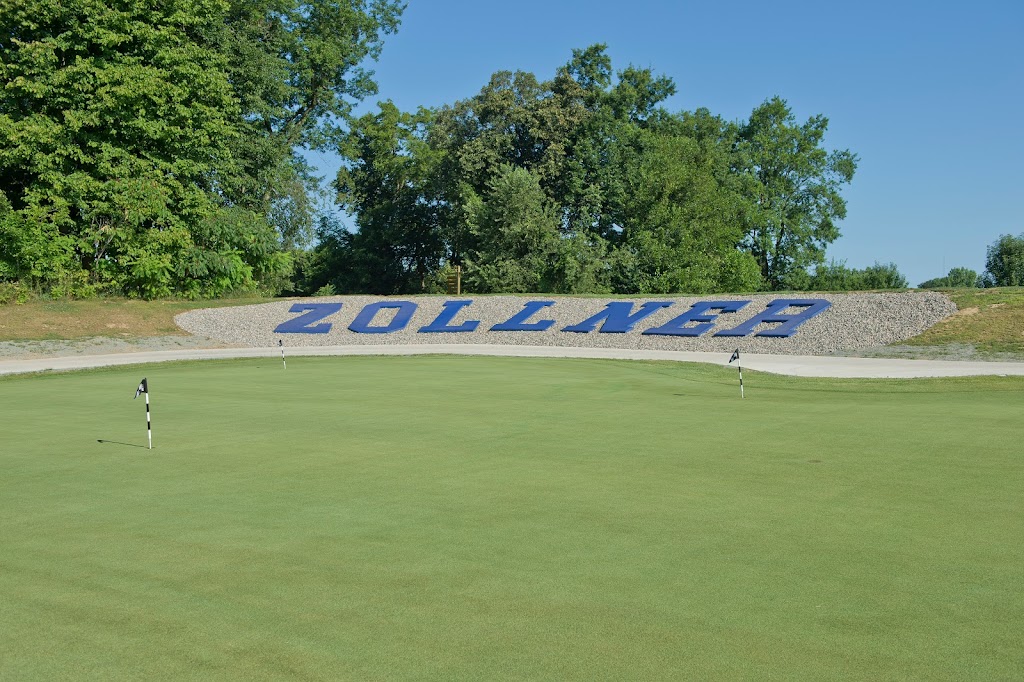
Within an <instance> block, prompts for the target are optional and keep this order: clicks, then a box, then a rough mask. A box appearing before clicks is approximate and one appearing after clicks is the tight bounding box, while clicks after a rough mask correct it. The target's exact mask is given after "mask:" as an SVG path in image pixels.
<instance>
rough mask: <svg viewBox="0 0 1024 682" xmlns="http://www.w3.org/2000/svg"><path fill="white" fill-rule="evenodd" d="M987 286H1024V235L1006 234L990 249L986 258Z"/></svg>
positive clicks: (985, 276) (990, 246)
mask: <svg viewBox="0 0 1024 682" xmlns="http://www.w3.org/2000/svg"><path fill="white" fill-rule="evenodd" d="M983 282H984V284H985V286H989V287H1020V286H1024V234H1020V235H1018V236H1016V237H1015V236H1013V235H1011V234H1004V235H1002V236H1001V237H999V239H997V240H996V241H995V242H994V243H992V244H990V245H989V247H988V253H987V254H986V258H985V274H984V275H983Z"/></svg>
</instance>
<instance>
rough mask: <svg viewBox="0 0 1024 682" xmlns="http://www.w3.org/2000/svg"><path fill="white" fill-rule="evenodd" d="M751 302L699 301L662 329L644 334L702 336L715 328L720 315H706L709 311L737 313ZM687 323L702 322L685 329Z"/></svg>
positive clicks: (652, 329)
mask: <svg viewBox="0 0 1024 682" xmlns="http://www.w3.org/2000/svg"><path fill="white" fill-rule="evenodd" d="M748 303H750V301H698V302H696V303H694V304H693V306H692V307H691V308H690V309H689V310H687V311H686V312H685V313H683V314H682V315H680V316H679V317H677V318H675V319H673V320H669V321H668V322H666V323H665V324H663V325H661V326H660V327H652V328H650V329H648V330H647V331H645V332H644V334H658V335H664V336H700V335H701V334H703V333H704V332H706V331H707V330H709V329H711V328H712V327H714V326H715V320H716V319H717V318H718V315H706V314H705V313H707V312H708V311H709V310H718V311H720V312H723V313H735V312H737V311H739V310H740V309H741V308H743V307H745V306H746V305H747V304H748ZM687 322H700V323H702V324H698V325H694V326H693V327H684V326H683V325H685V324H686V323H687Z"/></svg>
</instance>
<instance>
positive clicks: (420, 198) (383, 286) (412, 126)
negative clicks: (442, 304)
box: [323, 102, 451, 294]
mask: <svg viewBox="0 0 1024 682" xmlns="http://www.w3.org/2000/svg"><path fill="white" fill-rule="evenodd" d="M431 120H432V113H431V112H430V111H428V110H420V111H419V112H418V113H416V114H407V113H404V112H401V111H399V110H398V108H397V107H396V106H395V105H394V104H392V103H391V102H383V103H382V104H381V105H380V112H379V113H377V114H367V115H365V116H363V117H362V118H360V119H359V120H358V121H356V122H354V123H353V126H352V130H351V131H350V133H349V134H348V135H347V136H346V137H345V138H344V140H343V143H342V146H341V147H340V149H341V152H342V154H343V156H345V157H346V158H350V159H354V161H352V162H350V163H348V164H346V165H345V166H344V167H342V168H341V170H340V171H339V172H338V178H337V181H336V185H337V188H338V202H339V204H340V206H341V207H342V208H343V209H345V210H348V211H351V212H353V213H355V215H356V224H357V226H358V228H359V231H358V232H356V233H354V234H348V233H347V232H344V231H338V230H337V229H335V230H334V231H333V232H332V233H331V234H329V235H325V236H326V237H327V239H326V240H325V241H324V245H323V247H324V248H326V249H335V250H341V251H344V252H345V253H344V254H339V255H338V256H337V257H336V259H335V260H334V261H331V260H330V259H328V262H335V263H336V264H338V265H343V266H344V268H345V270H344V271H338V272H335V273H333V274H332V279H331V281H332V283H334V285H335V287H336V288H337V289H338V291H340V292H345V293H348V292H369V293H376V294H399V293H418V292H423V291H425V290H426V289H427V288H428V285H429V282H430V281H431V279H432V277H433V275H434V273H435V272H436V271H437V270H438V269H439V268H440V266H441V263H442V260H443V259H444V258H445V257H446V256H447V255H448V251H447V246H446V242H445V238H444V235H445V231H446V228H447V226H448V225H449V224H450V222H451V208H450V202H449V201H447V199H446V197H445V195H444V191H445V190H446V189H447V186H446V185H444V184H443V182H442V177H441V176H440V175H439V173H438V165H439V163H440V161H441V159H443V154H442V153H440V152H437V151H435V150H433V149H431V148H430V146H429V145H428V144H427V142H426V139H425V136H426V131H427V128H428V126H429V125H430V122H431Z"/></svg>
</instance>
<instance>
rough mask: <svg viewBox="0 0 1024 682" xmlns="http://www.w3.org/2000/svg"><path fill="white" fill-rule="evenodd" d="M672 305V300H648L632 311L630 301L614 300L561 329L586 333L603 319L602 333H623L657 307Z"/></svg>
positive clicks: (592, 329)
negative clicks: (581, 319)
mask: <svg viewBox="0 0 1024 682" xmlns="http://www.w3.org/2000/svg"><path fill="white" fill-rule="evenodd" d="M670 305H672V301H648V302H647V303H644V304H643V305H641V306H640V310H638V311H636V313H633V303H632V302H631V301H615V302H613V303H609V304H608V305H607V306H605V308H604V310H602V311H601V312H599V313H597V314H596V315H594V316H592V317H588V318H587V319H585V320H583V321H582V322H580V323H579V324H574V325H572V326H571V327H565V328H563V329H562V331H563V332H579V333H581V334H586V333H588V332H592V331H594V328H595V327H597V323H598V322H600V321H601V320H604V321H605V323H604V324H603V325H601V331H602V332H604V333H606V334H607V333H609V332H610V333H613V334H624V333H626V332H628V331H629V330H630V329H632V328H633V325H634V324H636V323H637V322H639V321H640V320H642V319H644V318H645V317H647V316H648V315H650V314H651V313H653V312H655V311H657V310H658V309H659V308H667V307H669V306H670Z"/></svg>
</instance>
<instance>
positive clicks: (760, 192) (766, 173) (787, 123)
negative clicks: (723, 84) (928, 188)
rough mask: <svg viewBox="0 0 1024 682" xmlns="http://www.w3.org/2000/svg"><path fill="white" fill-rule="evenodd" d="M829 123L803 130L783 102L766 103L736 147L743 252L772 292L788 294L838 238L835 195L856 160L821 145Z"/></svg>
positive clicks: (842, 212)
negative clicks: (743, 176) (742, 192)
mask: <svg viewBox="0 0 1024 682" xmlns="http://www.w3.org/2000/svg"><path fill="white" fill-rule="evenodd" d="M827 129H828V119H827V118H825V117H824V116H821V115H818V116H812V117H811V118H809V119H808V120H807V121H806V122H805V123H804V124H802V125H801V124H798V123H797V121H796V117H795V116H794V115H793V112H792V110H791V109H790V107H789V105H788V104H787V103H786V101H785V100H783V99H780V98H779V97H773V98H772V99H769V100H767V101H765V102H764V103H763V104H762V105H760V106H759V107H757V108H756V109H754V111H753V112H752V113H751V115H750V120H749V121H748V122H747V123H746V124H745V125H743V126H742V128H741V130H740V132H739V137H738V143H737V151H738V167H739V169H740V170H742V171H743V172H746V173H748V174H749V175H750V176H751V178H752V180H753V183H752V195H751V200H752V210H751V212H750V214H749V218H748V224H747V234H746V239H745V241H744V246H745V248H746V249H747V250H748V251H749V252H750V253H751V254H752V255H753V256H754V258H755V259H756V260H757V262H758V265H759V266H760V268H761V275H762V277H763V278H764V281H765V282H766V283H767V284H768V286H769V287H771V288H772V289H779V288H785V287H787V286H791V284H792V281H793V277H794V276H797V277H799V276H800V275H802V274H803V273H804V272H806V268H807V267H808V266H812V265H816V264H820V263H822V262H823V261H824V255H825V247H826V246H827V245H828V244H830V243H832V242H833V241H835V239H837V238H838V237H839V229H838V227H837V226H836V221H838V220H841V219H842V218H844V217H845V216H846V202H845V200H844V199H843V198H842V195H841V194H840V191H839V190H840V188H841V186H842V185H843V184H847V183H849V182H851V181H852V179H853V174H854V172H855V171H856V168H857V156H856V155H855V154H852V153H851V152H850V151H849V150H845V149H844V150H840V151H833V152H828V151H826V150H825V149H824V148H823V147H822V146H821V145H822V140H823V138H824V135H825V132H826V130H827Z"/></svg>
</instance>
